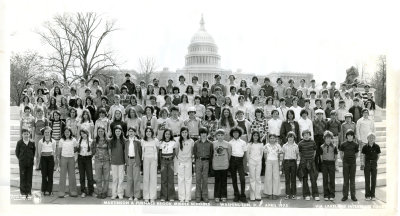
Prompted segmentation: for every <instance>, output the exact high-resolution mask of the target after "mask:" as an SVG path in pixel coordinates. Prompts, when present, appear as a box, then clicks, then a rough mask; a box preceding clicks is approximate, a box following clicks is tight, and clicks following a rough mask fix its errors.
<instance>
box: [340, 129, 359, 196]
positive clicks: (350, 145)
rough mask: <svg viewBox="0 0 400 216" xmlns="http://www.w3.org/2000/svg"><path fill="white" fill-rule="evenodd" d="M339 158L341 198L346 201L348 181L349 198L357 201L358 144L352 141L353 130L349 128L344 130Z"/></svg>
mask: <svg viewBox="0 0 400 216" xmlns="http://www.w3.org/2000/svg"><path fill="white" fill-rule="evenodd" d="M339 150H340V158H341V159H342V161H343V179H344V182H343V198H342V201H343V202H344V201H346V200H347V199H348V197H349V182H350V195H351V200H353V201H354V202H356V201H357V198H356V183H355V178H356V166H357V165H356V159H357V157H358V152H359V146H358V144H357V143H356V142H354V131H353V130H351V129H349V130H347V131H346V141H345V142H343V143H342V144H341V145H340V146H339Z"/></svg>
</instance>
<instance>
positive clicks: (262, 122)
mask: <svg viewBox="0 0 400 216" xmlns="http://www.w3.org/2000/svg"><path fill="white" fill-rule="evenodd" d="M250 131H251V132H253V131H258V132H260V136H261V138H260V139H261V141H262V142H264V140H267V138H266V135H267V132H268V123H267V121H266V119H265V118H264V112H263V110H262V109H260V108H257V109H256V111H255V119H254V120H253V122H251V129H250ZM264 143H265V142H264Z"/></svg>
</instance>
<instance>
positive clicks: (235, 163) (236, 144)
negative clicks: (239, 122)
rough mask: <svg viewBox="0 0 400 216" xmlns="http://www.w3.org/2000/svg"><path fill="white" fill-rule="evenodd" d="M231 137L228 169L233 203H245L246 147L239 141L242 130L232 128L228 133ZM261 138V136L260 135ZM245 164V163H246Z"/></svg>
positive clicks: (243, 142) (244, 143)
mask: <svg viewBox="0 0 400 216" xmlns="http://www.w3.org/2000/svg"><path fill="white" fill-rule="evenodd" d="M229 134H230V136H231V137H232V139H231V141H229V144H230V145H231V147H232V157H231V160H230V161H229V162H230V163H229V168H230V172H231V177H232V186H233V190H234V196H235V198H234V199H233V202H239V200H240V201H241V202H243V203H247V199H246V195H245V186H246V185H245V184H246V182H245V177H244V165H243V164H244V161H246V162H247V157H246V152H247V145H246V142H245V141H243V140H242V139H240V137H241V136H242V130H241V129H240V128H238V127H233V128H232V129H231V131H230V132H229ZM260 136H261V135H260ZM246 164H247V163H246ZM237 173H239V178H240V191H239V189H238V185H237Z"/></svg>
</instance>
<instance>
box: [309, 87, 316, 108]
mask: <svg viewBox="0 0 400 216" xmlns="http://www.w3.org/2000/svg"><path fill="white" fill-rule="evenodd" d="M316 95H317V93H316V91H314V90H311V92H310V108H311V109H314V108H315V107H316V106H317V105H316V101H317V100H318V99H317V98H316Z"/></svg>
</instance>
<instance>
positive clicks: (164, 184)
mask: <svg viewBox="0 0 400 216" xmlns="http://www.w3.org/2000/svg"><path fill="white" fill-rule="evenodd" d="M175 147H176V142H175V140H174V137H173V133H172V130H171V129H165V130H164V133H163V134H162V138H161V142H160V160H161V195H160V197H161V202H163V201H165V200H169V201H171V202H173V201H174V199H175V185H174V157H175V155H176V149H175Z"/></svg>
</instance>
